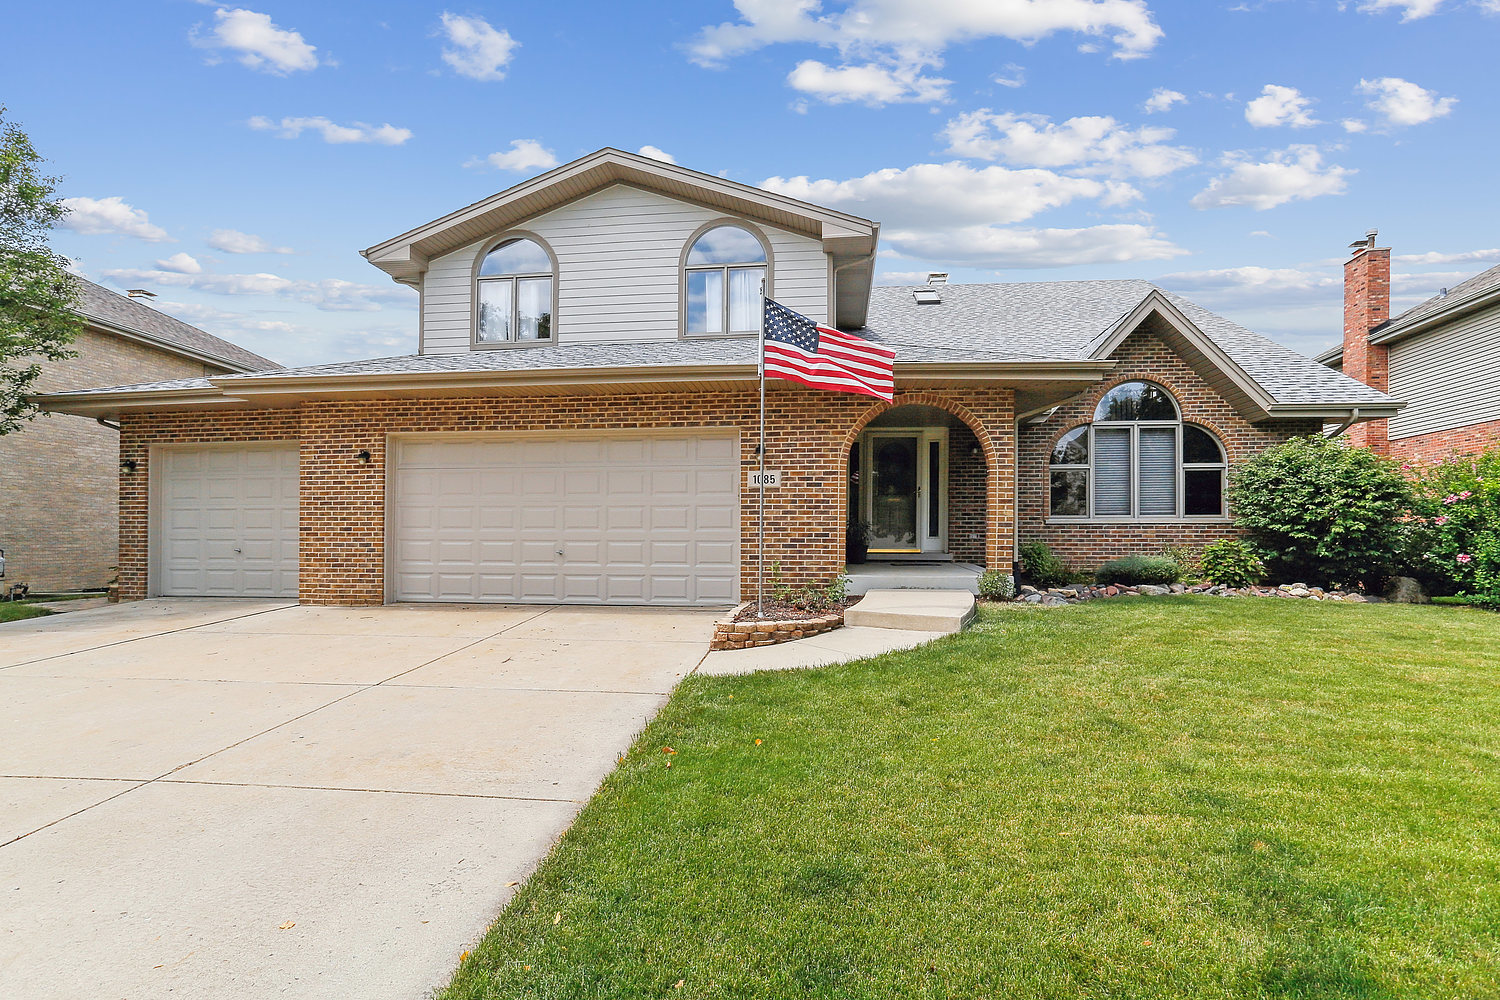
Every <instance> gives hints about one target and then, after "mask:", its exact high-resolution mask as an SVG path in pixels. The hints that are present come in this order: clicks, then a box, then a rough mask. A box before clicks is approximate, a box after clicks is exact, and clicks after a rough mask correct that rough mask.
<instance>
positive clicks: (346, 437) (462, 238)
mask: <svg viewBox="0 0 1500 1000" xmlns="http://www.w3.org/2000/svg"><path fill="white" fill-rule="evenodd" d="M878 234H879V226H878V224H877V223H875V222H872V221H870V220H866V219H861V218H857V217H854V216H851V215H847V214H844V213H841V212H836V211H832V210H829V209H825V208H821V207H819V206H817V205H812V204H808V203H805V202H801V201H797V200H794V199H791V198H787V197H784V196H781V195H777V194H772V193H769V192H766V191H762V190H759V189H756V188H753V187H749V186H746V185H742V184H737V183H734V182H732V181H727V180H724V179H722V178H718V177H713V176H710V175H706V174H701V173H697V172H695V171H692V170H688V169H685V168H683V167H679V166H676V165H672V164H665V163H661V162H658V161H655V160H650V159H646V158H644V157H640V156H636V155H633V154H630V153H625V152H621V151H618V150H613V149H605V150H600V151H599V152H597V153H593V154H591V155H589V156H586V157H584V158H582V159H580V160H577V161H575V162H573V163H570V164H566V165H564V166H561V167H558V168H556V169H555V170H552V171H549V172H547V173H545V174H542V175H540V176H539V177H536V178H533V179H531V180H528V181H525V182H523V183H521V184H518V185H516V186H514V187H512V188H509V189H507V190H505V191H502V192H500V193H499V194H496V195H494V196H492V197H490V198H486V199H484V200H483V201H480V202H477V203H475V204H473V205H470V206H468V207H466V208H463V209H460V210H458V211H456V212H454V213H452V214H450V215H447V216H444V217H443V218H441V219H438V220H435V221H433V222H431V223H428V224H426V225H423V226H420V227H418V228H416V229H413V230H411V231H410V232H407V233H403V234H402V235H400V236H397V237H394V238H393V239H390V240H387V241H385V242H383V243H380V244H378V245H376V246H374V247H371V248H370V249H368V250H366V251H364V256H365V257H366V258H367V259H368V260H369V261H370V262H371V263H372V264H374V265H375V266H376V267H379V268H380V269H382V270H383V271H385V272H386V273H387V274H388V275H390V276H391V277H392V278H393V279H394V280H396V281H398V282H402V283H405V284H408V285H411V286H412V287H414V288H416V289H417V290H418V292H419V293H420V316H421V320H420V324H419V329H418V331H417V347H418V352H417V353H416V354H414V355H410V356H405V357H398V358H384V359H379V360H373V361H365V362H357V363H345V364H329V365H319V366H313V367H308V368H298V369H291V370H286V371H278V372H269V373H259V374H247V375H228V376H219V377H206V378H190V379H180V380H174V381H167V382H160V383H156V384H150V385H139V386H128V387H123V388H113V389H100V390H93V391H88V392H71V393H58V394H54V395H51V396H48V397H47V398H46V399H45V400H44V403H45V405H46V406H48V407H49V408H51V409H55V410H61V411H64V412H69V413H78V414H85V415H106V416H110V417H112V418H117V419H118V420H119V421H120V422H121V425H122V428H123V430H122V434H121V457H122V460H123V462H122V464H123V465H124V468H123V470H122V472H121V479H120V495H121V511H120V518H121V521H120V524H121V527H120V532H121V536H120V538H121V547H120V565H121V582H122V589H123V591H124V593H125V594H126V595H127V596H129V597H145V596H148V595H158V594H246V595H250V594H256V595H281V596H299V597H300V598H301V600H302V601H304V602H308V603H329V604H350V605H360V604H380V603H382V602H388V601H461V602H468V601H494V602H527V601H532V602H542V603H552V602H578V603H627V604H700V605H725V604H730V603H733V602H734V601H735V600H737V599H739V598H741V597H742V596H749V595H750V594H751V593H753V590H754V586H755V579H756V575H757V568H758V567H757V564H756V558H757V545H756V523H757V519H756V511H757V506H758V500H759V491H758V490H757V489H756V488H755V487H754V486H753V485H752V484H751V481H750V476H749V474H750V472H751V471H753V469H754V468H755V466H756V461H757V457H756V451H755V448H756V441H757V431H756V428H757V425H758V419H759V402H758V401H759V394H758V378H757V356H758V355H757V352H758V327H759V316H760V311H759V309H760V300H759V289H760V284H761V282H762V281H764V283H765V287H766V291H767V294H768V295H769V296H770V297H772V298H774V299H776V300H777V301H779V302H781V303H783V304H784V305H786V306H788V307H789V308H792V309H794V310H796V311H798V312H800V313H802V314H804V315H806V316H808V317H811V318H812V319H814V320H816V321H817V322H819V323H823V324H831V325H834V326H837V327H839V328H841V329H845V330H851V331H858V332H859V333H860V334H861V335H862V336H864V337H867V338H870V339H873V340H877V341H881V342H883V343H885V344H887V345H888V346H890V347H891V348H893V349H894V350H895V352H896V354H897V361H896V393H897V395H896V399H895V401H894V403H893V404H891V405H887V404H885V403H883V402H878V401H875V400H872V399H870V398H869V397H864V396H854V395H846V394H838V393H829V392H818V391H814V390H810V389H805V388H803V387H801V386H797V385H794V384H792V383H787V382H775V381H773V382H771V383H769V384H768V392H767V395H766V418H767V425H768V428H769V438H768V446H767V464H768V468H770V469H772V470H775V471H777V472H779V473H780V474H781V476H780V485H779V486H777V487H775V488H773V489H770V490H767V492H766V505H767V510H768V525H769V529H768V534H767V544H766V562H767V568H768V571H769V572H771V573H772V574H773V575H774V577H775V579H776V581H777V582H780V583H784V584H793V585H797V584H811V583H824V582H827V581H829V580H831V579H832V578H834V577H835V576H836V575H838V574H839V573H841V572H843V571H844V569H845V536H846V525H848V524H849V523H851V522H856V521H857V522H863V523H865V524H866V525H868V528H869V536H870V538H869V540H870V548H871V559H874V560H917V561H922V562H933V563H942V562H945V561H948V562H950V563H952V564H972V565H974V566H986V567H998V568H1004V569H1009V568H1010V567H1011V566H1012V565H1013V563H1014V560H1015V557H1016V550H1017V545H1018V544H1019V543H1020V542H1024V541H1027V540H1029V539H1044V540H1046V541H1047V542H1049V543H1050V544H1052V545H1054V546H1056V547H1057V548H1058V549H1060V550H1062V551H1063V552H1064V553H1065V554H1066V555H1067V556H1068V557H1069V558H1070V559H1073V560H1074V561H1075V562H1077V563H1079V564H1080V565H1089V564H1090V563H1091V562H1094V561H1099V560H1103V559H1106V558H1110V557H1113V556H1116V555H1120V554H1123V553H1128V552H1152V551H1157V550H1159V549H1160V548H1161V547H1162V546H1163V545H1165V544H1168V543H1174V542H1193V543H1197V542H1204V541H1207V540H1210V539H1213V538H1219V537H1224V536H1226V535H1228V534H1231V533H1232V532H1233V528H1232V527H1231V524H1230V521H1229V518H1228V516H1227V511H1226V509H1225V503H1224V483H1225V476H1226V474H1227V471H1228V469H1230V468H1232V467H1233V466H1234V465H1235V463H1237V462H1240V461H1242V460H1243V459H1244V458H1245V457H1246V456H1248V455H1251V454H1253V453H1254V452H1255V451H1256V450H1257V449H1260V448H1263V447H1265V446H1266V445H1268V444H1271V443H1273V442H1277V441H1282V440H1285V439H1286V438H1287V437H1289V436H1291V435H1296V434H1305V433H1309V432H1314V431H1317V430H1318V429H1319V428H1321V427H1322V426H1323V425H1324V424H1325V423H1328V422H1336V423H1344V422H1348V421H1355V420H1365V419H1372V418H1376V417H1382V416H1389V415H1391V414H1393V413H1395V412H1396V407H1395V406H1394V405H1393V404H1392V403H1391V401H1390V400H1389V399H1388V397H1387V396H1386V395H1385V394H1384V393H1381V392H1379V391H1376V390H1374V389H1371V388H1370V387H1368V386H1365V385H1362V384H1360V383H1358V382H1356V381H1354V380H1353V379H1350V378H1347V377H1345V376H1344V375H1342V374H1339V373H1338V372H1335V371H1332V370H1330V369H1328V368H1326V367H1324V366H1322V365H1319V364H1316V363H1314V362H1313V361H1311V360H1310V359H1308V358H1305V357H1302V356H1301V355H1298V354H1295V353H1293V352H1291V351H1289V350H1286V349H1285V348H1282V347H1280V346H1278V345H1276V344H1274V343H1272V342H1271V341H1269V340H1266V339H1265V338H1262V337H1259V336H1257V335H1255V334H1253V333H1251V332H1250V331H1248V330H1245V329H1243V328H1241V327H1238V326H1236V325H1234V324H1233V323H1230V322H1228V321H1227V320H1224V319H1222V318H1220V317H1218V316H1215V315H1213V314H1212V313H1210V312H1208V311H1206V310H1204V309H1202V308H1200V307H1198V306H1196V305H1194V304H1193V303H1191V302H1188V301H1186V300H1184V299H1181V298H1179V297H1177V296H1175V295H1172V294H1170V293H1168V292H1165V291H1163V290H1161V289H1159V288H1156V287H1155V286H1153V285H1151V284H1149V283H1147V282H1143V281H1070V282H1046V283H1022V284H975V285H970V284H954V285H950V284H946V283H945V282H944V280H943V278H942V276H938V275H934V276H932V278H931V279H930V281H929V284H928V285H925V286H922V287H915V288H913V287H902V288H892V287H874V270H875V252H876V248H877V242H878Z"/></svg>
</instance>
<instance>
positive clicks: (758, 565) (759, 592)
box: [755, 278, 766, 618]
mask: <svg viewBox="0 0 1500 1000" xmlns="http://www.w3.org/2000/svg"><path fill="white" fill-rule="evenodd" d="M755 453H756V455H757V456H758V457H759V459H760V462H759V466H758V469H757V472H758V473H759V474H758V475H757V477H756V478H757V479H758V480H759V481H760V527H759V531H758V532H757V545H758V546H759V552H758V553H757V555H756V557H755V616H756V617H757V618H764V617H765V616H766V282H765V279H764V278H762V279H761V282H760V445H759V446H758V447H757V448H756V449H755Z"/></svg>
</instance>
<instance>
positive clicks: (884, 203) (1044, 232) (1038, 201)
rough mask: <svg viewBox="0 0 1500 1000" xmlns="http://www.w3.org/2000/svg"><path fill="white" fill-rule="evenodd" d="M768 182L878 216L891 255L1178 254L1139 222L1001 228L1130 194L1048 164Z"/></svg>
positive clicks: (1027, 260)
mask: <svg viewBox="0 0 1500 1000" xmlns="http://www.w3.org/2000/svg"><path fill="white" fill-rule="evenodd" d="M761 187H763V188H765V189H766V190H769V191H775V192H778V193H780V194H785V195H789V196H791V197H793V198H800V199H803V200H806V201H811V202H814V203H816V204H820V205H827V206H829V207H831V208H838V209H841V210H843V211H848V212H852V213H854V214H857V215H862V216H866V217H869V218H875V219H880V220H881V223H882V228H881V234H880V235H881V239H882V241H883V242H884V243H885V244H886V245H887V246H888V247H890V248H892V249H893V250H894V251H895V252H896V254H897V255H898V256H903V257H920V258H923V259H930V260H942V261H944V262H945V263H947V262H951V263H955V264H957V263H973V264H975V265H978V266H985V267H995V268H1031V267H1060V266H1064V265H1068V264H1097V263H1104V262H1113V261H1128V260H1159V259H1164V258H1167V257H1171V256H1175V255H1176V254H1179V253H1182V252H1183V251H1181V250H1179V249H1178V248H1177V247H1175V246H1173V245H1172V243H1171V242H1170V241H1169V240H1167V239H1166V238H1164V237H1162V236H1161V235H1160V234H1159V233H1156V232H1155V231H1154V230H1152V229H1150V228H1149V227H1147V226H1144V225H1101V226H1092V227H1088V228H1083V229H1061V228H1050V229H1041V228H1010V224H1012V223H1017V222H1022V221H1025V220H1027V219H1030V218H1032V217H1033V216H1035V215H1037V214H1039V213H1041V212H1044V211H1046V210H1048V209H1052V208H1057V207H1060V206H1063V205H1067V204H1069V203H1072V202H1075V201H1080V200H1092V201H1097V202H1098V203H1100V204H1102V205H1117V204H1120V203H1122V202H1125V201H1128V200H1130V199H1132V198H1134V197H1138V196H1139V192H1137V191H1135V189H1134V188H1132V187H1130V186H1129V185H1126V184H1119V183H1117V182H1113V181H1101V180H1097V179H1094V178H1089V177H1070V176H1066V175H1063V174H1059V173H1056V172H1054V171H1051V170H1040V169H1029V170H1012V169H1010V168H1008V167H1001V166H990V167H972V166H969V165H968V164H964V163H958V162H953V163H920V164H916V165H914V166H910V167H904V168H896V167H892V168H888V169H885V170H877V171H875V172H873V173H869V174H865V175H864V176H861V177H854V178H849V179H847V180H833V179H817V180H815V179H812V178H808V177H771V178H768V179H767V180H765V181H763V182H762V183H761Z"/></svg>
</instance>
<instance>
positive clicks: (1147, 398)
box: [1094, 382, 1177, 420]
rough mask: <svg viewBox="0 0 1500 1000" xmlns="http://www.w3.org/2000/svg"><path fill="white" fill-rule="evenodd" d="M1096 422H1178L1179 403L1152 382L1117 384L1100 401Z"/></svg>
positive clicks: (1095, 412)
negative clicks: (1174, 401)
mask: <svg viewBox="0 0 1500 1000" xmlns="http://www.w3.org/2000/svg"><path fill="white" fill-rule="evenodd" d="M1094 419H1095V420H1176V419H1177V404H1176V403H1173V402H1172V397H1171V396H1169V395H1167V393H1166V391H1165V390H1163V389H1161V388H1159V387H1158V386H1154V385H1152V384H1151V383H1150V382H1126V383H1125V384H1123V385H1117V386H1115V387H1114V388H1113V389H1111V390H1109V392H1108V393H1107V394H1106V395H1105V397H1104V398H1103V399H1101V400H1099V406H1098V408H1097V409H1096V410H1095V411H1094Z"/></svg>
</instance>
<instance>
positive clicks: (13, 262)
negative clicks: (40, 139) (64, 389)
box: [0, 107, 82, 434]
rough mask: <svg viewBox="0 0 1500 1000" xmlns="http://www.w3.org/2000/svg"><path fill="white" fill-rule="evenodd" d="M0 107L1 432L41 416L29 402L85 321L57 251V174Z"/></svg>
mask: <svg viewBox="0 0 1500 1000" xmlns="http://www.w3.org/2000/svg"><path fill="white" fill-rule="evenodd" d="M41 163H42V158H41V157H40V156H39V155H38V154H37V151H36V150H35V149H34V148H33V147H32V145H31V140H30V139H29V138H27V136H26V133H25V132H23V131H21V129H20V128H19V127H18V126H17V125H16V124H15V123H14V122H9V121H6V120H5V109H4V108H3V107H0V434H8V433H10V432H11V431H14V430H17V429H19V428H20V427H21V425H22V424H23V423H25V422H26V421H27V420H30V419H31V418H32V417H34V416H35V415H36V407H34V406H33V405H31V404H30V403H28V402H27V401H26V394H27V393H28V392H29V391H31V387H32V385H34V384H35V382H36V380H37V376H39V375H40V374H41V364H40V362H42V361H60V360H62V359H64V358H68V357H72V356H73V352H72V351H71V350H70V349H69V345H70V344H71V343H72V342H73V339H74V338H75V337H76V336H78V331H79V328H80V327H81V325H82V324H81V322H80V320H79V319H78V315H77V313H75V312H74V310H73V307H74V304H75V303H76V302H77V298H78V282H77V281H76V280H75V279H74V278H73V276H72V275H71V274H70V273H68V270H67V264H68V262H67V260H66V259H65V258H63V257H62V256H60V255H58V254H57V253H55V252H54V251H53V250H52V247H51V244H50V243H49V242H48V237H49V236H50V234H51V230H52V227H53V226H55V225H56V224H57V223H58V222H59V221H61V220H62V218H63V216H64V215H66V214H67V209H66V208H65V207H64V206H63V205H62V203H61V202H60V201H58V200H57V199H56V198H55V197H54V196H53V192H54V190H55V188H56V185H57V178H55V177H48V176H46V175H44V174H42V173H41V172H40V171H39V169H38V168H39V167H40V165H41Z"/></svg>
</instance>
